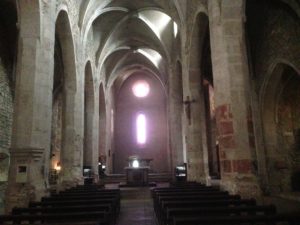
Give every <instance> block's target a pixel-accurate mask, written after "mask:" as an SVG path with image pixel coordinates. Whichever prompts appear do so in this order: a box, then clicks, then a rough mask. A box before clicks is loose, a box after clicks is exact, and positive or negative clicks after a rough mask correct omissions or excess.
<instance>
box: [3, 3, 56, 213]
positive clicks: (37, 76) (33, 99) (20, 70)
mask: <svg viewBox="0 0 300 225" xmlns="http://www.w3.org/2000/svg"><path fill="white" fill-rule="evenodd" d="M18 4H19V15H18V17H19V18H20V19H19V27H20V35H19V42H18V57H17V70H16V91H15V102H14V115H13V131H12V142H11V159H10V168H9V177H8V180H9V183H8V188H7V191H6V198H5V202H6V212H8V211H9V210H10V209H11V208H12V207H13V206H25V205H26V204H27V202H28V201H30V200H31V201H32V200H39V198H40V197H41V196H43V195H45V194H46V191H47V187H48V170H49V164H50V163H49V158H50V157H49V153H50V141H51V140H50V139H51V117H52V116H51V114H52V110H51V109H52V86H53V65H54V60H53V50H54V48H53V46H54V24H51V23H50V24H47V26H42V25H41V21H40V8H39V1H32V2H31V3H30V4H28V1H19V2H18ZM45 13H46V12H45ZM48 16H49V15H48V14H47V15H46V14H44V19H45V20H43V21H48V20H47V19H48ZM49 21H51V20H49ZM43 25H44V24H43ZM51 25H52V26H51ZM41 27H45V28H47V29H46V30H45V31H44V32H41V30H40V29H41ZM42 33H43V34H44V35H45V37H44V36H42ZM51 34H52V35H51ZM20 164H24V165H25V166H22V167H21V168H19V165H20ZM25 167H26V174H25V178H24V179H23V180H22V182H20V183H19V181H18V179H17V171H18V170H19V169H20V171H24V170H25Z"/></svg>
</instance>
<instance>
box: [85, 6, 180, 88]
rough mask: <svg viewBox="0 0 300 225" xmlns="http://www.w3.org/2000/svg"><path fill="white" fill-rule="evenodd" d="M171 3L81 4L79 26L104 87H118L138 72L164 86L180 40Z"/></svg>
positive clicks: (176, 9)
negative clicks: (149, 76)
mask: <svg viewBox="0 0 300 225" xmlns="http://www.w3.org/2000/svg"><path fill="white" fill-rule="evenodd" d="M173 2H176V1H165V0H143V1H141V0H110V1H109V0H106V1H105V0H103V1H99V0H90V1H82V3H81V7H80V9H81V12H80V22H79V26H80V27H82V28H83V29H82V35H83V37H84V41H85V42H86V43H87V45H89V51H90V52H91V54H92V55H93V58H94V59H95V64H96V66H97V71H98V73H99V74H101V76H103V77H104V78H105V80H104V81H105V83H106V85H107V86H110V85H112V84H115V85H116V84H117V86H120V85H122V83H123V81H124V80H126V78H127V77H128V76H130V75H131V74H133V73H136V72H139V71H141V72H143V73H146V74H150V75H151V74H152V75H154V76H156V77H157V78H159V79H160V81H161V82H162V83H163V84H166V83H167V81H168V66H169V63H170V60H171V57H173V55H172V54H173V52H174V49H178V46H177V43H178V39H179V38H180V37H179V24H180V19H179V15H178V8H176V5H175V4H174V3H173ZM177 7H178V6H177ZM90 42H92V43H90Z"/></svg>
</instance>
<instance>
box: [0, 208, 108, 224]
mask: <svg viewBox="0 0 300 225" xmlns="http://www.w3.org/2000/svg"><path fill="white" fill-rule="evenodd" d="M66 221H67V222H68V223H72V222H93V223H95V224H101V225H110V224H111V222H110V221H109V219H108V215H107V213H105V212H103V211H99V212H97V211H94V212H76V213H59V214H37V215H1V216H0V224H7V222H11V223H12V224H24V222H27V223H29V224H31V223H36V222H38V223H41V224H43V223H46V224H57V223H59V222H66Z"/></svg>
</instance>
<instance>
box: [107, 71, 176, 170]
mask: <svg viewBox="0 0 300 225" xmlns="http://www.w3.org/2000/svg"><path fill="white" fill-rule="evenodd" d="M115 104H116V105H115V107H116V108H115V109H116V114H115V139H114V143H115V149H114V153H113V164H114V165H113V167H114V171H113V172H114V173H124V172H125V171H124V168H125V167H126V166H127V165H128V161H127V160H128V158H129V157H131V156H137V157H138V158H140V159H152V161H151V165H150V172H169V171H170V170H169V164H168V163H166V162H168V161H169V155H168V151H167V119H166V99H165V92H164V89H163V86H162V85H161V83H160V82H159V80H158V79H157V78H155V77H154V76H150V75H148V74H147V73H145V72H142V71H141V72H135V73H134V74H132V75H131V76H129V78H127V79H126V80H125V81H124V83H123V84H122V86H121V87H120V89H119V91H118V93H116V96H115Z"/></svg>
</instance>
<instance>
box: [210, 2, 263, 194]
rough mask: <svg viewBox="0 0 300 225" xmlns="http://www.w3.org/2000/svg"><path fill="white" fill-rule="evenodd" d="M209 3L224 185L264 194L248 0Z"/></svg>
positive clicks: (247, 192)
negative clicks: (246, 29) (257, 165)
mask: <svg viewBox="0 0 300 225" xmlns="http://www.w3.org/2000/svg"><path fill="white" fill-rule="evenodd" d="M208 4H209V16H210V34H211V50H212V65H213V76H214V87H215V101H216V120H217V129H218V137H217V138H218V141H219V149H220V162H221V179H222V180H221V185H222V186H223V187H224V188H225V189H227V190H229V191H230V192H232V193H239V194H242V195H243V196H244V197H255V196H259V195H260V187H259V185H258V182H257V177H256V175H255V172H256V168H255V166H254V165H255V163H254V162H255V160H256V159H255V146H254V140H253V128H252V122H251V121H252V116H251V105H250V93H249V71H248V61H247V52H246V44H245V37H244V35H245V34H244V16H243V13H244V8H243V6H244V4H245V1H240V0H235V1H220V0H212V1H209V2H208Z"/></svg>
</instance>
